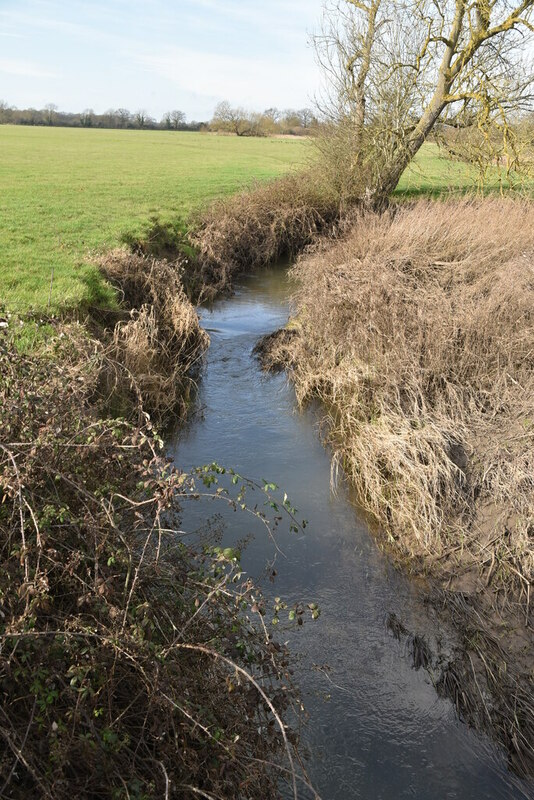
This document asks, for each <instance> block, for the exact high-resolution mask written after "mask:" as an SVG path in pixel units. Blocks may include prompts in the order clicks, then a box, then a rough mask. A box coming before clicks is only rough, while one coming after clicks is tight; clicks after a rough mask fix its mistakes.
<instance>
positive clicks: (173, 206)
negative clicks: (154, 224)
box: [0, 125, 307, 312]
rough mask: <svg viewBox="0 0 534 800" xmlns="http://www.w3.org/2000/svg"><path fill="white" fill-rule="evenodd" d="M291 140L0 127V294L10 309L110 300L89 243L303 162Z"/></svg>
mask: <svg viewBox="0 0 534 800" xmlns="http://www.w3.org/2000/svg"><path fill="white" fill-rule="evenodd" d="M306 154H307V143H306V142H305V141H302V140H297V139H237V138H234V137H226V136H221V137H219V136H211V135H206V134H196V133H189V132H186V133H180V132H178V133H176V132H169V133H167V132H163V131H118V130H110V131H108V130H79V129H69V128H66V129H61V128H22V127H20V126H19V127H15V126H8V125H4V126H0V186H1V187H2V192H1V196H0V219H1V220H2V224H1V226H0V303H3V304H5V305H6V306H7V307H8V308H10V309H12V310H16V311H21V312H23V311H27V310H28V309H29V308H31V307H33V308H37V309H42V308H43V307H46V305H47V303H48V296H49V288H50V280H51V275H52V268H53V269H54V282H53V291H52V302H51V308H53V309H57V308H58V307H60V306H75V305H78V304H80V303H84V302H85V303H94V302H106V301H110V300H111V296H110V294H109V290H107V289H106V287H105V285H104V283H103V281H102V280H101V278H100V277H99V275H98V273H97V271H96V269H95V268H94V267H91V266H89V265H87V264H86V263H84V257H85V256H86V254H87V252H88V251H89V250H91V249H95V248H98V249H107V248H109V247H112V246H114V245H117V244H118V242H119V241H120V238H121V236H122V235H123V234H125V233H132V232H133V233H135V232H136V231H139V230H140V229H141V227H142V225H143V224H144V223H146V222H147V220H148V219H149V217H150V216H151V215H153V214H160V215H161V217H162V219H164V220H171V219H173V220H176V219H181V220H183V219H184V218H186V217H187V215H188V214H189V213H190V211H191V210H192V209H193V208H194V207H197V206H198V205H200V204H201V203H204V202H206V201H209V200H210V199H212V198H214V197H217V196H220V195H224V194H228V193H231V192H235V191H236V190H237V189H239V188H242V187H243V186H244V185H248V184H250V183H251V182H252V181H253V180H254V179H259V180H265V179H268V178H273V177H276V176H278V175H280V174H282V173H284V172H286V171H287V170H288V169H289V168H290V167H292V166H293V165H298V164H300V163H303V162H304V161H305V158H306Z"/></svg>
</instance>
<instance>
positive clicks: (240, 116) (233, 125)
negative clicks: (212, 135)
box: [211, 100, 259, 136]
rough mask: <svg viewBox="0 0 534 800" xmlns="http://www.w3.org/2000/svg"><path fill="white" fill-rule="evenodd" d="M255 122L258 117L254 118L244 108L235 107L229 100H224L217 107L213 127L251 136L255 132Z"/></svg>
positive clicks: (212, 122) (238, 134)
mask: <svg viewBox="0 0 534 800" xmlns="http://www.w3.org/2000/svg"><path fill="white" fill-rule="evenodd" d="M258 116H259V115H255V117H258ZM255 123H257V119H255V120H253V119H252V118H251V115H250V114H247V112H246V111H245V110H244V109H243V108H233V107H232V106H231V105H230V103H229V102H228V101H227V100H223V101H222V102H221V103H219V104H218V105H217V107H216V108H215V112H214V114H213V119H212V121H211V127H212V128H213V129H214V130H221V131H227V132H228V133H235V134H236V135H237V136H250V135H251V134H253V133H254V128H255Z"/></svg>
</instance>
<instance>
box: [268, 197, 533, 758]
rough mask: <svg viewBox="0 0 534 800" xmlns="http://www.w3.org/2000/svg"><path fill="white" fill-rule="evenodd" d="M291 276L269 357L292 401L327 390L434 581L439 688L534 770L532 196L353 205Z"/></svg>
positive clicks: (337, 438)
mask: <svg viewBox="0 0 534 800" xmlns="http://www.w3.org/2000/svg"><path fill="white" fill-rule="evenodd" d="M293 275H294V277H295V279H296V280H297V282H298V288H297V290H296V294H295V297H294V313H295V317H294V321H293V325H292V328H293V330H294V331H296V332H297V333H296V334H293V335H292V337H291V338H289V339H288V337H287V336H286V337H284V338H281V339H280V338H279V337H278V338H275V339H274V340H273V347H272V348H271V353H270V354H269V356H268V357H267V359H266V363H267V364H269V362H270V363H275V364H277V363H279V362H280V361H283V362H285V364H286V365H288V366H290V367H291V370H292V377H293V380H294V382H295V386H296V392H297V397H298V399H299V401H300V402H301V403H304V402H306V401H307V400H308V399H310V398H319V399H320V400H321V401H322V403H323V404H324V405H323V407H324V409H325V411H326V413H325V429H326V431H327V436H328V439H329V442H330V443H331V445H332V448H333V454H334V466H335V465H339V466H342V467H343V469H344V472H345V474H346V476H347V477H348V479H349V480H350V481H351V482H352V483H353V485H354V486H355V487H356V489H357V491H358V495H359V499H360V501H361V503H362V505H363V506H364V508H365V509H366V510H367V511H368V512H370V513H371V514H372V515H373V516H374V518H375V519H376V520H377V521H378V522H379V530H380V531H381V532H382V533H383V534H384V538H385V539H387V540H388V541H389V545H390V546H391V547H393V549H394V550H395V551H396V552H397V553H399V554H400V555H401V557H402V558H403V560H406V561H407V562H408V563H410V564H411V565H412V566H415V565H417V568H420V567H421V566H422V567H423V569H424V570H425V572H427V573H428V572H430V573H431V574H432V575H433V576H434V577H437V578H438V579H439V583H438V585H441V586H443V587H444V589H445V591H444V592H443V593H442V595H440V597H441V600H440V602H443V603H444V604H445V605H446V607H447V609H448V611H447V613H448V614H449V615H450V616H451V617H452V618H453V619H454V621H455V623H456V627H457V628H459V629H460V631H462V630H463V633H464V636H463V647H462V648H461V653H459V654H458V657H457V658H456V659H455V663H454V665H453V666H452V667H451V670H452V672H451V675H450V676H449V677H451V676H452V677H451V681H452V683H453V684H454V686H456V688H454V687H453V688H452V689H451V686H452V684H451V686H449V683H450V681H449V682H447V681H448V680H449V679H448V678H447V679H446V680H445V679H444V680H445V683H444V685H443V686H442V690H443V691H444V693H445V694H448V695H449V696H451V697H453V699H454V700H455V702H456V703H457V705H458V708H459V710H460V712H461V713H462V715H463V716H464V718H466V719H467V720H468V721H470V722H473V723H476V724H478V723H477V722H476V721H477V720H479V721H481V724H482V727H487V728H489V729H491V731H492V733H493V734H495V735H496V736H497V737H498V738H499V739H500V740H501V741H502V742H503V743H505V744H506V746H507V747H508V749H509V752H510V757H511V763H512V764H513V765H514V768H515V769H517V770H518V771H519V772H530V771H531V770H532V769H533V767H534V741H533V735H534V721H533V715H534V708H533V707H532V703H531V696H532V692H531V688H532V653H533V651H534V648H533V645H534V639H533V635H532V633H533V626H532V619H531V608H530V606H531V588H532V581H533V578H534V413H533V411H534V205H533V204H532V202H531V201H526V200H521V199H516V200H513V199H502V198H501V199H497V198H494V199H486V200H483V201H482V200H474V199H471V200H469V199H464V200H461V201H447V202H431V201H427V200H425V201H421V202H417V203H414V204H412V205H409V206H408V205H406V206H401V207H397V208H392V209H390V210H389V211H388V212H387V213H385V214H383V215H378V214H373V213H360V214H358V215H356V216H355V218H354V220H353V222H352V226H351V227H350V228H349V230H348V232H347V233H346V234H345V235H344V236H343V237H342V238H341V239H340V240H339V241H338V242H337V243H336V244H334V245H332V244H331V243H329V244H328V245H325V246H319V247H317V248H316V250H315V251H314V252H312V253H308V254H307V255H305V256H304V257H302V258H301V259H300V261H299V262H298V263H297V265H296V267H295V268H294V271H293ZM455 670H456V671H455ZM458 670H459V671H458ZM454 676H456V677H454ZM458 676H460V677H458ZM462 676H463V677H462ZM455 681H456V683H455ZM458 681H461V685H460V684H458ZM453 689H454V690H453ZM466 698H469V701H467V700H466Z"/></svg>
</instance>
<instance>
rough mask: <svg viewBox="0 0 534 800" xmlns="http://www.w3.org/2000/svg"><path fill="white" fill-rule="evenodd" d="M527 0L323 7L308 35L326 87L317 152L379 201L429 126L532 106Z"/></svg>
mask: <svg viewBox="0 0 534 800" xmlns="http://www.w3.org/2000/svg"><path fill="white" fill-rule="evenodd" d="M533 6H534V0H515V2H514V0H327V5H326V7H325V17H324V25H323V30H322V33H321V34H320V35H318V36H317V37H315V45H316V51H317V54H318V58H319V61H320V63H321V64H322V66H323V67H324V69H325V70H326V73H327V75H328V78H329V86H330V90H329V92H328V93H327V96H326V97H323V98H322V99H321V100H320V103H319V105H320V109H321V111H322V113H323V116H324V117H325V118H326V120H327V121H328V124H327V125H326V127H325V130H326V132H327V137H326V139H327V143H326V144H325V143H324V142H323V152H325V153H327V152H328V150H330V152H333V153H336V157H338V158H340V157H341V156H342V157H343V165H342V169H343V171H344V175H345V192H346V194H347V195H350V194H351V192H356V193H357V192H361V184H362V181H363V183H364V185H365V188H366V193H367V196H368V199H369V201H370V202H371V203H373V204H380V203H381V202H382V201H383V200H384V198H386V197H387V196H388V195H389V194H390V192H391V191H392V190H393V189H394V188H395V186H396V185H397V183H398V181H399V179H400V177H401V175H402V173H403V171H404V169H405V168H406V166H407V165H408V164H409V163H410V161H411V159H412V158H413V157H414V155H415V154H416V153H417V151H418V150H419V148H420V147H421V145H422V144H423V142H424V141H425V139H426V138H427V136H428V135H429V133H430V132H431V131H432V130H433V128H434V126H435V125H436V122H437V121H438V120H440V122H441V123H443V125H447V126H457V127H461V126H465V125H476V126H478V127H479V128H480V129H481V130H482V129H484V128H485V127H487V126H489V125H490V124H491V125H495V124H498V126H499V127H500V130H501V132H502V135H503V137H504V140H505V141H506V140H508V145H509V146H511V137H510V118H511V115H513V114H514V113H516V112H517V110H518V109H522V108H525V107H527V106H528V105H529V104H530V102H531V86H532V82H533V73H532V66H531V51H530V52H529V48H530V47H531V44H532V40H533V38H534V37H533V36H532V34H533V33H534V26H533V23H532V21H531V20H532V9H533Z"/></svg>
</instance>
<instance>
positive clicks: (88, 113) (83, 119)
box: [80, 108, 95, 128]
mask: <svg viewBox="0 0 534 800" xmlns="http://www.w3.org/2000/svg"><path fill="white" fill-rule="evenodd" d="M94 116H95V112H94V111H93V109H92V108H86V109H85V111H82V113H81V114H80V124H81V126H82V128H91V127H92V126H93V120H94Z"/></svg>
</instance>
